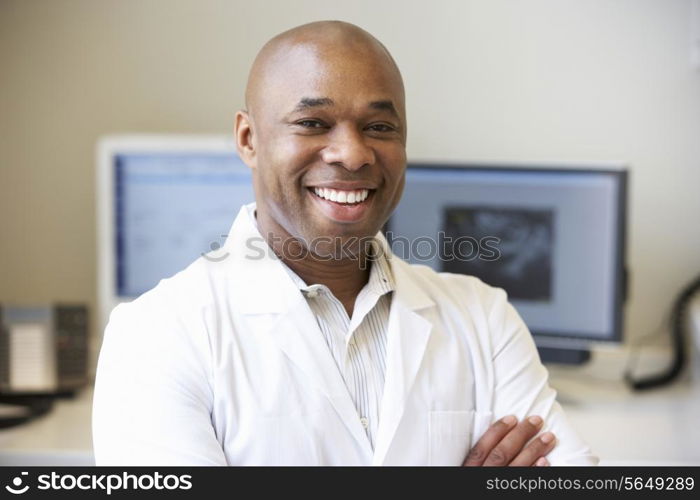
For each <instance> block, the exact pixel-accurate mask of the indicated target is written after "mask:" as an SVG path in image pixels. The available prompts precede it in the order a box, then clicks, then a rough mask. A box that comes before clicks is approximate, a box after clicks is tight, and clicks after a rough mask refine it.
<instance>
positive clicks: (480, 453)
mask: <svg viewBox="0 0 700 500" xmlns="http://www.w3.org/2000/svg"><path fill="white" fill-rule="evenodd" d="M517 423H518V419H517V418H516V417H515V415H508V416H507V417H503V418H502V419H501V420H498V421H497V422H495V423H493V424H492V425H491V427H489V428H488V430H487V431H486V432H485V433H484V435H483V436H481V439H479V441H478V442H477V443H476V444H475V445H474V446H473V447H472V449H471V450H470V451H469V454H468V455H467V458H466V459H465V460H464V464H463V465H464V466H466V467H478V466H480V465H482V464H483V463H484V460H485V459H486V457H487V456H488V454H489V453H490V452H491V450H492V449H493V448H494V446H496V445H497V444H498V443H499V442H500V441H501V439H503V437H504V436H505V435H506V434H508V431H510V430H511V429H512V428H513V427H514V426H515V424H517Z"/></svg>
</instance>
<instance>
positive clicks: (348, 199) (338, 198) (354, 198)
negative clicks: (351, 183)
mask: <svg viewBox="0 0 700 500" xmlns="http://www.w3.org/2000/svg"><path fill="white" fill-rule="evenodd" d="M314 193H316V195H317V196H320V197H321V198H323V199H325V200H330V201H335V202H336V203H353V204H354V203H361V202H363V201H365V200H366V199H367V196H368V195H369V190H368V189H357V190H355V191H341V190H340V189H331V188H314Z"/></svg>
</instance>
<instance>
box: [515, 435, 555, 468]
mask: <svg viewBox="0 0 700 500" xmlns="http://www.w3.org/2000/svg"><path fill="white" fill-rule="evenodd" d="M555 445H556V439H555V437H554V434H552V433H551V432H545V433H544V434H542V435H541V436H538V437H536V438H535V439H533V440H532V441H530V442H529V443H528V444H527V446H526V447H525V448H523V451H521V452H520V453H519V454H518V455H517V456H516V457H515V458H514V459H513V460H512V461H511V462H510V464H509V465H512V466H516V467H530V466H532V465H535V463H536V462H537V460H538V459H539V458H544V457H545V456H546V455H547V454H548V453H549V452H550V451H552V449H553V448H554V446H555Z"/></svg>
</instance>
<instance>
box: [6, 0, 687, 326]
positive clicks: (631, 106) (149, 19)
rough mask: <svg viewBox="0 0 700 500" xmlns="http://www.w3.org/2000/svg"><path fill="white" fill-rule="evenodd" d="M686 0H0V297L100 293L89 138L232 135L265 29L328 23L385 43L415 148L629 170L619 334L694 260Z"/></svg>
mask: <svg viewBox="0 0 700 500" xmlns="http://www.w3.org/2000/svg"><path fill="white" fill-rule="evenodd" d="M689 12H690V3H689V0H586V1H584V0H580V1H574V0H569V1H565V0H529V1H521V0H511V1H506V0H481V1H466V0H456V1H440V0H436V1H432V2H422V1H421V2H418V1H415V2H411V1H406V0H392V1H386V0H384V1H377V0H355V1H353V2H342V3H341V2H328V1H312V0H305V1H290V2H287V1H279V2H270V1H267V2H265V1H257V2H250V1H245V2H244V1H211V0H175V1H173V0H138V1H134V0H132V1H124V0H110V1H94V0H54V1H26V0H17V1H8V0H0V301H7V300H11V301H15V302H23V301H28V302H35V301H49V300H80V301H87V302H89V303H90V304H91V305H93V306H94V305H95V293H96V286H95V195H94V189H93V186H94V161H93V159H94V145H95V141H96V140H97V138H98V137H99V136H100V135H102V134H106V133H119V132H214V133H221V132H227V131H228V130H230V129H231V125H232V119H233V114H234V112H235V110H236V109H237V108H238V107H239V106H240V105H241V103H242V94H243V86H244V83H245V76H246V72H247V69H248V67H249V64H250V62H251V61H252V58H253V57H254V55H255V53H256V51H257V49H258V48H259V47H260V46H261V44H262V43H263V42H264V41H265V40H266V39H268V38H269V37H270V36H272V35H274V34H275V33H277V32H279V31H282V30H284V29H286V28H288V27H291V26H294V25H296V24H301V23H303V22H307V21H311V20H317V19H325V18H337V19H343V20H347V21H351V22H355V23H357V24H359V25H360V26H362V27H364V28H366V29H367V30H369V31H370V32H372V33H374V34H375V35H376V36H377V37H378V38H380V39H381V40H382V41H383V42H384V43H385V44H386V45H387V46H388V48H389V49H390V50H391V51H392V52H393V54H394V55H395V58H396V59H397V61H398V63H399V66H400V67H401V69H402V71H403V74H404V78H405V80H406V87H407V92H408V109H409V147H408V150H409V156H410V157H411V158H414V159H415V158H421V159H435V160H455V161H460V160H470V161H475V160H487V161H498V160H514V161H534V160H551V161H557V160H563V161H577V162H587V161H604V160H624V161H628V162H630V163H631V165H632V185H631V201H630V213H631V219H630V234H629V236H630V240H629V241H630V248H629V253H628V255H629V263H630V266H631V268H632V272H633V275H632V277H633V280H632V300H631V302H630V304H629V307H628V310H627V320H628V332H629V333H631V334H633V335H641V334H643V333H646V332H648V331H650V330H652V329H653V328H655V327H656V326H657V325H658V323H659V321H660V320H661V318H662V316H663V313H664V311H665V310H666V309H667V307H668V306H669V304H670V302H671V300H672V298H673V296H674V295H675V294H676V293H677V291H678V290H679V288H680V287H681V286H682V285H683V284H684V283H685V282H687V281H688V280H689V279H690V278H691V277H692V275H695V274H697V273H698V272H699V270H700V221H698V216H699V215H700V70H699V69H694V68H693V67H692V66H691V64H690V33H689V27H690V21H689Z"/></svg>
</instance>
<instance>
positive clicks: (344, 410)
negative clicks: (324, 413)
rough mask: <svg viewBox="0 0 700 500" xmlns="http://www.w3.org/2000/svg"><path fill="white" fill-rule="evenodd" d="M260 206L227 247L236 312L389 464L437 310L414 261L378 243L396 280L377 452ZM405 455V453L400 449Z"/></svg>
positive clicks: (238, 223) (241, 217)
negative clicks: (430, 314)
mask: <svg viewBox="0 0 700 500" xmlns="http://www.w3.org/2000/svg"><path fill="white" fill-rule="evenodd" d="M254 210H255V203H251V204H249V205H246V206H244V207H243V208H242V209H241V211H240V212H239V214H238V217H236V220H235V221H234V223H233V227H232V228H231V231H230V233H229V237H228V238H227V241H226V244H225V246H224V248H225V249H226V251H227V252H228V253H229V254H230V257H231V259H230V273H231V274H230V279H231V281H232V282H233V283H234V285H233V290H234V292H233V296H234V300H236V303H237V307H238V308H239V310H241V311H242V312H243V314H246V315H249V316H251V317H252V319H255V317H256V316H257V317H258V318H259V319H260V320H259V322H258V323H257V325H258V327H259V331H260V333H261V334H263V335H268V336H269V337H270V338H272V339H273V340H274V341H275V342H276V343H277V345H278V346H279V347H280V349H281V350H282V351H283V352H284V353H285V354H286V356H287V357H288V358H289V359H290V360H291V361H292V363H294V365H296V367H297V368H298V369H300V370H301V371H302V372H304V373H305V374H306V375H307V376H308V378H309V380H310V381H311V382H312V383H313V384H315V386H316V387H317V388H318V389H319V390H320V391H322V393H323V394H325V395H326V396H327V397H328V399H329V400H330V401H331V403H332V405H333V407H334V408H335V410H336V411H337V412H338V414H339V415H340V417H341V419H342V420H343V422H344V423H345V425H346V427H347V429H348V431H349V432H350V433H351V434H352V435H353V437H354V438H355V440H356V441H357V443H358V445H359V446H360V447H361V449H362V450H363V452H364V454H365V456H366V457H367V462H368V463H370V462H371V463H373V464H376V465H379V464H383V463H385V462H386V460H387V459H388V458H389V455H390V452H391V451H392V447H393V446H394V444H393V439H394V436H395V434H396V431H397V428H398V426H399V424H400V422H401V418H402V416H403V414H404V408H405V405H406V401H407V398H408V396H409V393H410V391H411V389H412V387H413V385H414V382H415V379H416V377H417V374H418V371H419V368H420V365H421V362H422V360H423V356H424V354H425V351H426V349H427V346H428V340H429V337H430V332H431V330H432V324H431V323H430V321H428V320H427V319H426V318H425V317H424V316H423V315H422V314H423V313H425V312H426V311H425V310H428V308H431V307H432V306H434V305H435V303H434V301H433V300H432V299H431V298H430V297H429V296H428V295H427V294H426V293H425V292H424V291H423V289H422V288H421V286H420V283H418V282H416V280H415V273H414V272H411V270H410V267H409V265H408V264H407V263H405V262H404V261H402V260H401V259H400V258H398V257H396V256H394V255H393V254H392V253H391V250H390V248H389V245H388V243H387V241H386V238H384V236H383V235H382V234H381V233H379V234H378V235H377V241H378V242H379V244H380V246H381V249H382V251H384V252H385V255H386V257H387V261H388V262H389V266H390V269H391V273H392V276H393V279H394V285H395V290H394V296H393V298H392V303H391V308H390V312H389V325H388V329H387V344H388V345H387V359H386V367H387V368H386V379H385V384H384V391H383V395H382V403H381V414H380V422H379V429H378V433H377V439H376V442H375V450H374V453H372V449H371V446H370V443H369V439H368V438H367V435H366V433H365V430H364V428H363V427H362V425H361V424H360V419H359V416H358V414H357V409H356V407H355V405H354V403H353V401H352V398H351V397H350V394H349V392H348V390H347V387H346V386H345V382H344V381H343V379H342V376H341V374H340V372H339V371H338V368H337V366H336V364H335V360H334V359H333V356H332V354H331V353H330V351H329V349H328V347H327V346H326V344H325V342H322V335H321V333H320V332H319V331H318V325H317V322H316V318H315V317H314V315H313V313H312V311H311V309H310V308H309V307H308V304H307V303H306V300H305V299H304V297H303V295H302V293H301V291H300V290H299V288H298V287H297V286H296V284H295V283H294V282H293V280H292V278H291V276H290V275H289V274H288V273H287V272H286V271H285V269H284V267H283V266H282V263H281V262H280V260H279V258H277V257H276V256H275V254H274V253H273V252H272V251H271V250H270V248H269V246H268V245H267V244H266V243H265V240H264V239H263V238H262V236H261V234H260V232H259V231H258V230H257V227H256V225H255V223H254V218H253V217H254ZM397 453H400V451H397Z"/></svg>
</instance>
